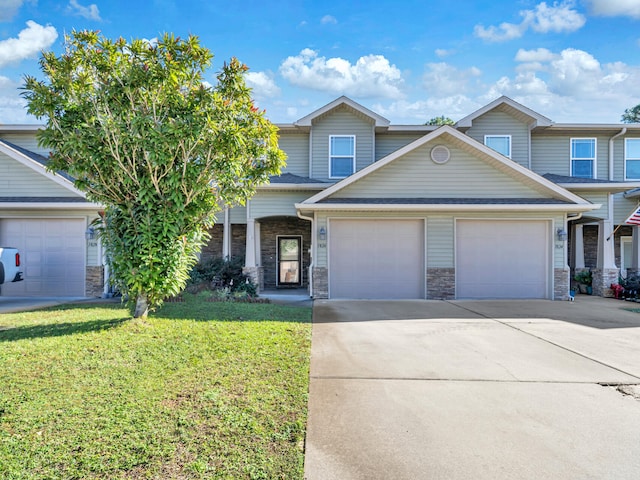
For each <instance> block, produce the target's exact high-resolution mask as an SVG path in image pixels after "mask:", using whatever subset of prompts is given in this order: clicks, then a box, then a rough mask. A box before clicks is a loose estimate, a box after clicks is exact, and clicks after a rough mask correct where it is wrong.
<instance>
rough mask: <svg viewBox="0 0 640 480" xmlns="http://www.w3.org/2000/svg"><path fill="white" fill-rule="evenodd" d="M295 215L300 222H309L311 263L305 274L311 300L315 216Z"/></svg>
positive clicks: (314, 258) (314, 255)
mask: <svg viewBox="0 0 640 480" xmlns="http://www.w3.org/2000/svg"><path fill="white" fill-rule="evenodd" d="M296 215H298V218H301V219H302V220H307V221H309V222H311V263H310V264H309V273H308V274H307V278H308V279H309V296H310V297H312V298H313V267H314V263H315V261H316V222H315V218H314V217H315V214H314V217H305V216H304V215H302V214H301V213H300V211H296Z"/></svg>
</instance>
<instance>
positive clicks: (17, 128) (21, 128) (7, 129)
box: [0, 123, 44, 133]
mask: <svg viewBox="0 0 640 480" xmlns="http://www.w3.org/2000/svg"><path fill="white" fill-rule="evenodd" d="M43 128H44V125H37V124H29V123H24V124H15V125H10V124H4V125H3V124H0V133H13V132H16V133H18V132H37V131H38V130H42V129H43Z"/></svg>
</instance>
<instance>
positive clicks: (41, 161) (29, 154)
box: [0, 138, 74, 182]
mask: <svg viewBox="0 0 640 480" xmlns="http://www.w3.org/2000/svg"><path fill="white" fill-rule="evenodd" d="M0 143H3V144H5V145H6V146H7V147H10V148H13V149H14V150H17V151H18V152H20V153H22V154H23V155H24V156H26V157H29V158H30V159H31V160H34V161H36V162H38V163H39V164H40V165H42V166H43V167H46V166H47V163H48V162H49V160H48V159H47V157H44V156H42V155H40V154H39V153H35V152H32V151H31V150H27V149H26V148H22V147H21V146H19V145H16V144H15V143H11V142H7V141H6V140H3V139H1V138H0ZM56 174H57V175H60V176H61V177H63V178H66V179H67V180H69V181H70V182H73V181H74V178H73V177H72V176H71V175H69V174H68V173H66V172H56Z"/></svg>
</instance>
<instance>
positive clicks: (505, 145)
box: [484, 135, 511, 158]
mask: <svg viewBox="0 0 640 480" xmlns="http://www.w3.org/2000/svg"><path fill="white" fill-rule="evenodd" d="M484 144H485V145H486V146H487V147H489V148H492V149H493V150H495V151H496V152H498V153H501V154H502V155H504V156H505V157H507V158H511V135H485V136H484Z"/></svg>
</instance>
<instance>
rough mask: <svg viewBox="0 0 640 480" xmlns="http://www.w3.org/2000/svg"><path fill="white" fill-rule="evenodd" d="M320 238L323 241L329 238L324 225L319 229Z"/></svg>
mask: <svg viewBox="0 0 640 480" xmlns="http://www.w3.org/2000/svg"><path fill="white" fill-rule="evenodd" d="M318 238H319V239H320V240H321V241H323V242H324V241H325V240H326V239H327V230H326V229H325V228H324V227H320V230H318Z"/></svg>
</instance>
